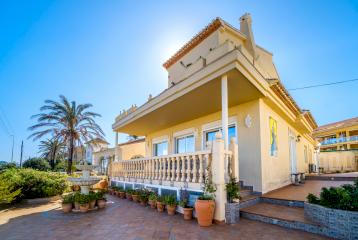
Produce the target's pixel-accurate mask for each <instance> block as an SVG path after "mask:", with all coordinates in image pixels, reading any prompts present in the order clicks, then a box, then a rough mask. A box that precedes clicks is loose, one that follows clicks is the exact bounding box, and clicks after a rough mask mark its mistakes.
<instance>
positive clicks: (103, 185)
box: [98, 179, 108, 189]
mask: <svg viewBox="0 0 358 240" xmlns="http://www.w3.org/2000/svg"><path fill="white" fill-rule="evenodd" d="M98 187H99V188H100V189H106V188H107V187H108V181H107V180H105V179H103V180H101V181H99V183H98Z"/></svg>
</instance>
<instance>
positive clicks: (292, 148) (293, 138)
mask: <svg viewBox="0 0 358 240" xmlns="http://www.w3.org/2000/svg"><path fill="white" fill-rule="evenodd" d="M288 139H289V148H290V163H291V164H290V165H291V173H297V156H296V135H295V134H294V133H293V132H292V131H291V130H288Z"/></svg>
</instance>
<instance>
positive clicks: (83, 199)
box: [76, 194, 90, 205]
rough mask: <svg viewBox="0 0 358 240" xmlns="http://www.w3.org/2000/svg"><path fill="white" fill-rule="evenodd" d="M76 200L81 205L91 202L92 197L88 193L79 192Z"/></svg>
mask: <svg viewBox="0 0 358 240" xmlns="http://www.w3.org/2000/svg"><path fill="white" fill-rule="evenodd" d="M76 200H77V201H76V202H78V203H79V204H80V205H83V204H86V203H89V202H90V197H89V195H86V194H79V195H78V197H77V199H76Z"/></svg>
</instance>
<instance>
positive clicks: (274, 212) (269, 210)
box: [240, 202, 327, 235]
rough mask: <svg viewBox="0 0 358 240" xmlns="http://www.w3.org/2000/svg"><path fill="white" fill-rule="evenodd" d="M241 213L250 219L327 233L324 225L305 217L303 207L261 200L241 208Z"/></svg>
mask: <svg viewBox="0 0 358 240" xmlns="http://www.w3.org/2000/svg"><path fill="white" fill-rule="evenodd" d="M240 215H241V216H242V217H243V218H247V219H250V220H255V221H260V222H264V223H270V224H274V225H279V226H282V227H286V228H291V229H298V230H302V231H306V232H310V233H315V234H320V235H326V234H327V233H326V230H325V228H324V227H322V226H320V225H318V224H316V223H313V222H312V221H310V220H308V219H307V218H305V216H304V209H303V208H301V207H290V206H284V205H277V204H271V203H265V202H259V203H257V204H255V205H252V206H249V207H245V208H240Z"/></svg>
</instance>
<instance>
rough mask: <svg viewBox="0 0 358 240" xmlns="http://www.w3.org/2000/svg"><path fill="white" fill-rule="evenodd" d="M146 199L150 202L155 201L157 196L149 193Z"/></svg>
mask: <svg viewBox="0 0 358 240" xmlns="http://www.w3.org/2000/svg"><path fill="white" fill-rule="evenodd" d="M148 199H149V200H150V201H157V194H155V193H154V192H151V193H150V194H149V197H148Z"/></svg>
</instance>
